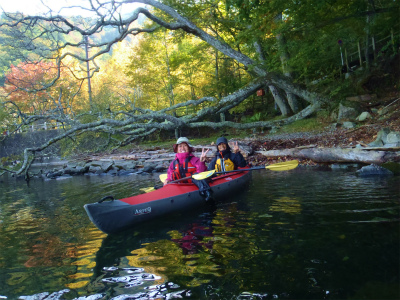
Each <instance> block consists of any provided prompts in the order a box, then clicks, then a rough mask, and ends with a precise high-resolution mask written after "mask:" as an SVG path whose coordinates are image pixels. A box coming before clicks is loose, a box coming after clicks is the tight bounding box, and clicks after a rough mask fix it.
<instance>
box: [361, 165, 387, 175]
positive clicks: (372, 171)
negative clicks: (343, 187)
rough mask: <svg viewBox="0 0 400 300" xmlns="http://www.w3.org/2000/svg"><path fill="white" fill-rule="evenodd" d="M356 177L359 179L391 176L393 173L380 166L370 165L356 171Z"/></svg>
mask: <svg viewBox="0 0 400 300" xmlns="http://www.w3.org/2000/svg"><path fill="white" fill-rule="evenodd" d="M356 173H357V175H358V176H360V177H367V176H393V172H392V171H390V170H388V169H386V168H383V167H381V166H378V165H375V164H372V165H369V166H365V167H362V168H361V169H360V170H358V171H357V172H356Z"/></svg>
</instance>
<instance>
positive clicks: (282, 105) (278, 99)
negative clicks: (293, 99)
mask: <svg viewBox="0 0 400 300" xmlns="http://www.w3.org/2000/svg"><path fill="white" fill-rule="evenodd" d="M268 88H269V90H270V91H271V93H272V96H273V97H274V99H275V103H276V104H277V105H278V107H279V110H280V111H281V113H282V116H287V115H289V106H288V105H287V103H286V100H285V98H283V97H282V96H281V94H280V93H279V90H278V89H277V88H276V87H275V86H274V85H268Z"/></svg>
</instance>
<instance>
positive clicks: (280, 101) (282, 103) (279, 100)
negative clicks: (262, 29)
mask: <svg viewBox="0 0 400 300" xmlns="http://www.w3.org/2000/svg"><path fill="white" fill-rule="evenodd" d="M254 46H255V48H256V51H257V53H258V56H259V58H260V60H261V61H265V59H266V57H265V53H264V50H263V48H262V46H261V43H260V42H259V41H256V42H255V43H254ZM268 88H269V90H270V91H271V94H272V97H273V98H274V101H275V103H276V105H278V107H279V110H280V111H281V114H282V116H287V115H288V114H289V107H288V105H287V104H286V100H285V99H284V98H283V97H282V96H281V94H280V93H279V90H278V89H277V88H276V87H275V86H274V85H268Z"/></svg>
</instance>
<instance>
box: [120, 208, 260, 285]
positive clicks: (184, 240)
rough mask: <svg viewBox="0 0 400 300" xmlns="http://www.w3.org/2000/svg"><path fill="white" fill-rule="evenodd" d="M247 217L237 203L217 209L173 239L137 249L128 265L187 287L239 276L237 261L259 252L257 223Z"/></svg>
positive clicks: (172, 233) (172, 234)
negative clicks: (256, 233) (256, 234)
mask: <svg viewBox="0 0 400 300" xmlns="http://www.w3.org/2000/svg"><path fill="white" fill-rule="evenodd" d="M245 216H246V213H245V212H243V211H240V210H238V209H237V207H236V204H230V205H229V206H227V207H224V208H223V209H218V210H217V211H216V212H215V213H214V215H213V216H212V218H210V217H208V218H204V217H203V219H200V220H196V222H194V223H191V224H189V225H184V226H183V227H184V228H183V229H181V230H176V229H175V230H171V231H169V232H168V235H169V236H170V238H171V239H170V240H167V239H162V240H158V241H154V242H151V243H148V244H143V247H142V248H138V249H134V250H133V251H131V254H132V255H130V256H128V257H127V258H128V260H129V265H130V266H136V267H142V268H144V269H145V270H146V272H150V273H155V274H163V275H162V276H163V277H164V279H166V278H167V279H168V280H172V281H174V282H175V281H176V282H178V283H179V282H182V281H183V282H185V286H187V287H195V286H200V285H202V284H204V283H209V282H211V281H212V280H214V279H215V278H216V277H221V276H223V275H225V274H227V273H236V274H238V273H237V271H236V268H237V265H236V264H237V263H238V261H244V262H245V261H247V260H249V259H251V258H252V257H254V255H256V254H257V253H258V252H259V249H257V246H256V244H255V243H254V240H255V239H256V238H257V237H256V236H255V235H254V233H253V232H254V230H253V229H252V228H254V226H255V224H254V223H252V222H251V221H249V220H247V219H246V217H245ZM240 264H242V263H240Z"/></svg>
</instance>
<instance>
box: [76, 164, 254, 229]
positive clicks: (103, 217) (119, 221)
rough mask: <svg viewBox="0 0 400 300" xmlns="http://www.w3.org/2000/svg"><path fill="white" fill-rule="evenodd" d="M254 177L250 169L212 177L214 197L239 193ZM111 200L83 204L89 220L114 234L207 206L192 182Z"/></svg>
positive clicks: (211, 183)
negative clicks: (162, 217)
mask: <svg viewBox="0 0 400 300" xmlns="http://www.w3.org/2000/svg"><path fill="white" fill-rule="evenodd" d="M250 178H251V172H250V171H239V172H232V173H228V174H225V175H220V176H218V177H213V178H210V179H209V182H208V184H209V185H210V188H211V195H212V198H213V199H214V200H218V199H221V198H225V197H226V196H227V195H228V194H232V193H237V192H238V191H240V190H243V187H244V186H245V185H246V184H247V183H248V182H249V180H250ZM110 198H111V199H112V200H111V201H99V202H96V203H91V204H86V205H85V206H84V208H85V210H86V212H87V214H88V216H89V218H90V220H91V221H92V222H93V223H94V224H95V225H96V226H97V228H99V229H100V230H101V231H103V232H105V233H115V232H119V231H122V230H124V229H127V228H131V227H133V226H134V225H135V224H138V223H141V222H145V221H148V220H152V219H154V218H158V217H161V216H163V215H168V214H172V213H174V212H176V211H182V210H186V211H187V210H190V209H193V208H195V207H198V206H201V205H205V203H206V200H205V197H204V196H202V195H201V194H200V192H199V188H198V187H197V186H196V185H195V184H193V183H170V184H167V185H166V186H164V187H162V188H160V189H158V190H154V191H152V192H149V193H146V194H141V195H137V196H132V197H128V198H124V199H119V200H115V199H113V198H112V197H110Z"/></svg>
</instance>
